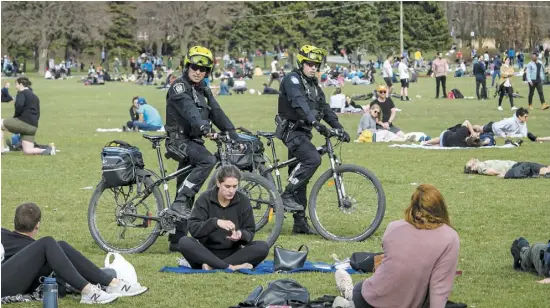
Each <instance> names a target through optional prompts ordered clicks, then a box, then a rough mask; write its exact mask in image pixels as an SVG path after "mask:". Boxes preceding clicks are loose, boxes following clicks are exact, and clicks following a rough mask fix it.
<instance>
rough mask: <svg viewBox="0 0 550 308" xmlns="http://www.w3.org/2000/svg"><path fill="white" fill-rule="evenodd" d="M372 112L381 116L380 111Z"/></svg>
mask: <svg viewBox="0 0 550 308" xmlns="http://www.w3.org/2000/svg"><path fill="white" fill-rule="evenodd" d="M372 112H374V113H375V114H380V111H378V110H373V111H372Z"/></svg>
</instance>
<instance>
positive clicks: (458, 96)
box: [451, 89, 464, 98]
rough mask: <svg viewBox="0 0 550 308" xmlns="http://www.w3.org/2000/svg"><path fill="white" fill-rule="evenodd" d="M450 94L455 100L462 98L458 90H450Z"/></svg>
mask: <svg viewBox="0 0 550 308" xmlns="http://www.w3.org/2000/svg"><path fill="white" fill-rule="evenodd" d="M451 92H453V95H454V97H455V98H464V95H462V93H461V92H460V90H459V89H452V90H451Z"/></svg>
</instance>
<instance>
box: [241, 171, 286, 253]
mask: <svg viewBox="0 0 550 308" xmlns="http://www.w3.org/2000/svg"><path fill="white" fill-rule="evenodd" d="M242 175H243V176H242V178H241V181H240V183H239V191H240V192H242V193H244V194H246V195H247V196H248V198H249V199H250V205H251V206H252V209H253V211H254V220H255V221H256V235H255V236H254V239H256V240H263V241H266V242H267V243H268V244H269V247H271V246H273V244H275V242H276V241H277V238H279V234H281V229H282V228H283V222H284V219H285V215H284V214H285V213H284V210H283V201H282V200H281V196H280V195H279V192H277V190H276V189H275V186H273V184H271V183H270V182H269V181H268V180H266V179H265V178H264V177H262V176H261V175H259V174H257V173H251V172H243V173H242Z"/></svg>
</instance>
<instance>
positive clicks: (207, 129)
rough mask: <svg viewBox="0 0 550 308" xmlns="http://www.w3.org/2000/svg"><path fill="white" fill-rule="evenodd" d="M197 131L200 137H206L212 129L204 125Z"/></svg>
mask: <svg viewBox="0 0 550 308" xmlns="http://www.w3.org/2000/svg"><path fill="white" fill-rule="evenodd" d="M199 130H200V132H201V134H202V135H208V134H210V133H211V132H212V127H211V126H210V125H208V124H205V125H201V127H200V128H199Z"/></svg>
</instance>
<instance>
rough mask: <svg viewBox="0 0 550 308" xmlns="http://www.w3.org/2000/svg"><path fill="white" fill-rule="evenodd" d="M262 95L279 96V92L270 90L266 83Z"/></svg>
mask: <svg viewBox="0 0 550 308" xmlns="http://www.w3.org/2000/svg"><path fill="white" fill-rule="evenodd" d="M262 94H279V91H278V90H276V89H273V88H270V87H268V86H267V84H266V83H264V90H263V92H262Z"/></svg>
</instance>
